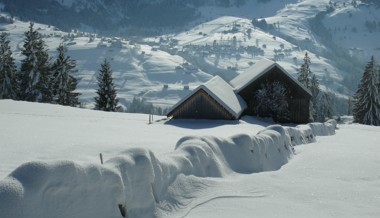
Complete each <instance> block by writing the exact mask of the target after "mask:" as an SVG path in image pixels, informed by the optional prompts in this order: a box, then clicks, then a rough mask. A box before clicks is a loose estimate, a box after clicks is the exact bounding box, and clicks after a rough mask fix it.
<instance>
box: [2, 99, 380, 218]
mask: <svg viewBox="0 0 380 218" xmlns="http://www.w3.org/2000/svg"><path fill="white" fill-rule="evenodd" d="M0 121H1V124H2V125H1V127H0V128H1V131H0V134H1V139H2V140H1V143H0V147H1V151H2V152H1V153H0V155H1V160H2V163H1V165H0V170H1V178H2V180H1V181H0V217H6V218H7V217H36V218H37V217H39V218H40V217H91V218H93V217H123V216H124V217H231V216H233V215H234V216H239V217H252V216H260V217H301V216H302V217H304V216H308V217H321V216H323V217H358V216H361V217H362V216H363V217H376V216H377V215H378V214H379V213H380V210H379V208H378V205H379V202H380V188H379V187H380V172H379V170H378V169H379V165H380V162H379V161H378V160H377V159H378V154H379V151H380V148H379V146H378V136H379V131H380V129H379V128H378V127H370V126H363V125H356V124H351V125H349V124H338V126H337V127H339V130H336V132H335V127H336V124H335V123H334V122H329V123H325V124H310V125H301V126H297V127H290V126H287V127H281V126H278V125H273V123H271V122H270V121H268V120H257V119H253V118H250V117H244V118H243V119H242V120H240V121H205V120H203V121H195V120H186V121H185V120H182V121H181V120H175V121H172V120H167V119H166V118H164V117H154V122H153V123H152V124H149V123H148V115H144V114H125V113H106V112H99V111H91V110H85V109H76V108H70V107H62V106H57V105H48V104H38V103H26V102H15V101H9V100H2V101H0ZM334 133H335V135H332V134H334ZM20 135H22V137H20ZM321 135H330V136H321ZM99 153H102V154H103V158H104V164H101V163H100V159H99ZM273 208H275V209H273Z"/></svg>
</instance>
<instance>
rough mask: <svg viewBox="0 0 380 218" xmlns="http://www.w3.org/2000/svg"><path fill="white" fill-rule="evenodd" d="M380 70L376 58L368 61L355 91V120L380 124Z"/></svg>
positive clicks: (369, 123) (367, 123)
mask: <svg viewBox="0 0 380 218" xmlns="http://www.w3.org/2000/svg"><path fill="white" fill-rule="evenodd" d="M379 82H380V80H379V72H378V69H377V66H376V61H375V58H374V57H373V56H372V58H371V60H370V61H369V62H368V63H367V65H366V67H365V69H364V73H363V77H362V79H361V81H360V84H359V86H358V90H357V91H356V93H355V96H354V99H355V103H354V108H353V115H354V122H357V123H361V124H366V125H374V126H380V96H379V91H380V90H379V86H380V85H379Z"/></svg>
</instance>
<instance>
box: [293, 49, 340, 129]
mask: <svg viewBox="0 0 380 218" xmlns="http://www.w3.org/2000/svg"><path fill="white" fill-rule="evenodd" d="M310 64H311V61H310V57H309V55H308V53H307V52H306V53H305V57H304V59H303V64H302V65H301V67H300V68H299V69H298V73H297V76H298V77H297V80H298V81H299V82H300V83H301V84H303V85H304V86H305V87H306V88H307V89H309V90H310V92H311V94H312V97H311V101H310V108H309V111H310V121H314V122H325V121H326V120H327V119H329V118H332V117H333V116H334V115H335V114H336V111H335V95H334V94H333V93H331V92H324V91H322V90H321V89H320V87H319V81H318V79H317V77H316V76H315V74H314V73H313V72H312V71H311V70H310Z"/></svg>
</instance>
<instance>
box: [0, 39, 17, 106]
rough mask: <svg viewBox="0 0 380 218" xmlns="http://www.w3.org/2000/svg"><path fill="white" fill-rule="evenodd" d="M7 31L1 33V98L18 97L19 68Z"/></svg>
mask: <svg viewBox="0 0 380 218" xmlns="http://www.w3.org/2000/svg"><path fill="white" fill-rule="evenodd" d="M9 43H10V41H9V39H8V35H7V34H6V33H1V34H0V99H16V98H17V87H18V86H17V80H16V73H17V68H16V64H15V59H14V58H13V57H12V51H11V47H10V45H9Z"/></svg>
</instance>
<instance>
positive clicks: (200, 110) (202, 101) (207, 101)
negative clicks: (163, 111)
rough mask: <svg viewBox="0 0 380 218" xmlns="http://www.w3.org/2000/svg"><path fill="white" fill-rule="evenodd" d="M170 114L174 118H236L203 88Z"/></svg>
mask: <svg viewBox="0 0 380 218" xmlns="http://www.w3.org/2000/svg"><path fill="white" fill-rule="evenodd" d="M168 116H169V117H170V116H171V117H172V118H173V119H214V120H233V119H235V118H234V117H233V115H232V114H231V113H229V112H228V111H227V110H226V109H225V108H223V107H222V106H221V105H220V104H219V103H218V102H217V101H215V100H214V99H213V98H212V97H211V96H210V95H208V94H207V93H206V92H205V91H204V90H202V89H200V90H199V91H197V92H196V93H194V94H193V95H192V96H190V97H189V98H188V99H186V101H184V102H183V103H182V104H181V105H179V106H178V107H177V108H175V109H174V110H173V111H172V112H171V113H170V114H168Z"/></svg>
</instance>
